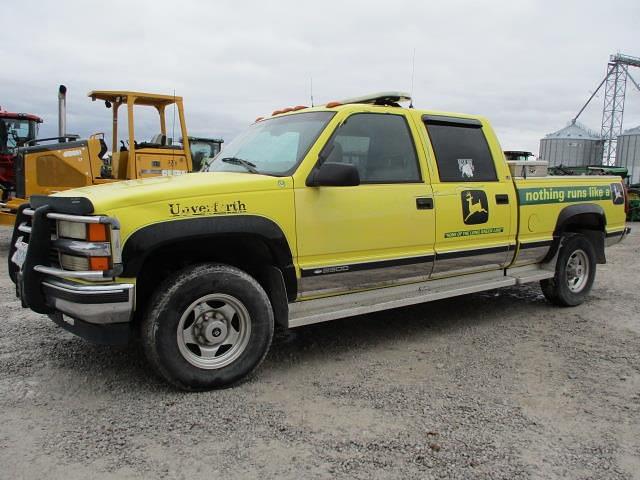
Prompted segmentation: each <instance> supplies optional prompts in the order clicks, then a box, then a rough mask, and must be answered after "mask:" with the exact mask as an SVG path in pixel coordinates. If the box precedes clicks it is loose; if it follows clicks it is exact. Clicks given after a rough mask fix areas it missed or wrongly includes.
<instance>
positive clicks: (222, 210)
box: [168, 200, 247, 217]
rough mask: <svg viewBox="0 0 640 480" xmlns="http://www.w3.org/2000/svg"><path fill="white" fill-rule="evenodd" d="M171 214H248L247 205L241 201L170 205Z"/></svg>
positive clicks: (189, 215) (180, 215)
mask: <svg viewBox="0 0 640 480" xmlns="http://www.w3.org/2000/svg"><path fill="white" fill-rule="evenodd" d="M168 207H169V214H170V215H171V216H172V217H202V216H207V215H234V214H238V213H246V212H247V205H246V204H245V203H243V202H241V201H240V200H236V201H235V202H213V203H204V204H197V205H185V204H181V203H178V202H176V203H170V204H169V205H168Z"/></svg>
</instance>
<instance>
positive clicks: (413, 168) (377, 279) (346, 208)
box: [295, 113, 435, 297]
mask: <svg viewBox="0 0 640 480" xmlns="http://www.w3.org/2000/svg"><path fill="white" fill-rule="evenodd" d="M413 138H414V135H413V134H412V130H411V127H410V123H409V122H408V121H407V118H406V117H405V115H403V114H401V113H400V114H380V113H355V114H352V115H351V116H350V117H348V118H347V120H346V121H345V122H343V123H342V124H341V125H340V126H339V127H338V128H337V130H336V131H335V132H334V134H333V135H332V137H331V139H330V140H329V142H330V143H333V145H332V146H330V148H328V149H327V151H329V150H330V151H331V153H330V155H329V158H327V159H326V162H337V163H348V164H352V165H354V166H355V167H356V168H357V170H358V173H359V176H360V185H357V186H351V187H344V186H319V187H308V186H306V185H302V186H298V185H296V188H295V205H296V233H297V242H298V243H297V247H298V262H299V267H300V273H301V281H300V285H301V288H300V290H299V293H300V296H301V297H313V296H320V295H329V294H334V293H342V292H346V291H350V290H361V289H366V288H375V287H382V286H389V285H394V284H398V283H406V282H411V281H420V280H426V279H427V278H428V277H429V275H430V274H431V270H432V267H433V259H434V256H433V247H434V239H435V238H434V230H435V228H434V226H435V224H434V222H435V218H434V213H433V201H432V200H433V199H432V193H431V187H430V185H429V184H428V182H426V181H425V173H423V172H424V169H423V168H421V165H424V159H423V158H421V156H422V155H423V153H422V151H420V153H418V151H417V150H416V148H415V145H414V141H413ZM419 155H420V157H419Z"/></svg>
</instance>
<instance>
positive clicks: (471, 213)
mask: <svg viewBox="0 0 640 480" xmlns="http://www.w3.org/2000/svg"><path fill="white" fill-rule="evenodd" d="M460 198H461V201H462V220H463V221H464V223H465V225H478V224H480V223H487V221H488V220H489V202H488V201H487V194H486V193H485V192H484V191H483V190H464V191H462V192H461V194H460Z"/></svg>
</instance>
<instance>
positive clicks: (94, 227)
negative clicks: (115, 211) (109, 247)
mask: <svg viewBox="0 0 640 480" xmlns="http://www.w3.org/2000/svg"><path fill="white" fill-rule="evenodd" d="M87 240H89V241H90V242H106V241H107V225H105V224H104V223H88V224H87Z"/></svg>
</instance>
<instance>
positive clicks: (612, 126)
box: [572, 53, 640, 165]
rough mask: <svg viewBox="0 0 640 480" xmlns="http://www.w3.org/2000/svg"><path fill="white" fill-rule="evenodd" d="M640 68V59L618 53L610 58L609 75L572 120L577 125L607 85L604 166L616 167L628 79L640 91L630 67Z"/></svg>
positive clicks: (603, 132) (604, 114)
mask: <svg viewBox="0 0 640 480" xmlns="http://www.w3.org/2000/svg"><path fill="white" fill-rule="evenodd" d="M630 66H631V67H640V58H637V57H632V56H630V55H623V54H621V53H616V54H615V55H611V56H610V57H609V64H608V65H607V75H606V76H605V77H604V79H602V82H600V85H598V88H596V90H595V91H594V92H593V94H592V95H591V96H590V97H589V100H587V103H585V104H584V106H583V107H582V108H581V109H580V111H579V112H578V114H577V115H576V116H575V118H574V119H573V120H572V123H575V122H576V120H577V119H578V117H579V116H580V114H581V113H582V112H583V111H584V109H585V108H587V105H589V102H591V100H593V97H595V96H596V93H598V90H600V88H602V85H604V84H605V83H606V85H605V89H604V105H603V108H602V126H601V128H600V135H601V136H602V138H603V140H604V154H603V156H602V164H603V165H615V161H616V144H617V142H618V135H620V134H621V133H622V119H623V118H624V99H625V95H626V93H627V78H628V79H629V80H631V82H632V83H633V85H634V86H635V87H636V88H637V89H638V90H640V86H639V85H638V83H637V82H636V81H635V80H634V79H633V77H632V76H631V74H630V73H629V67H630Z"/></svg>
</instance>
